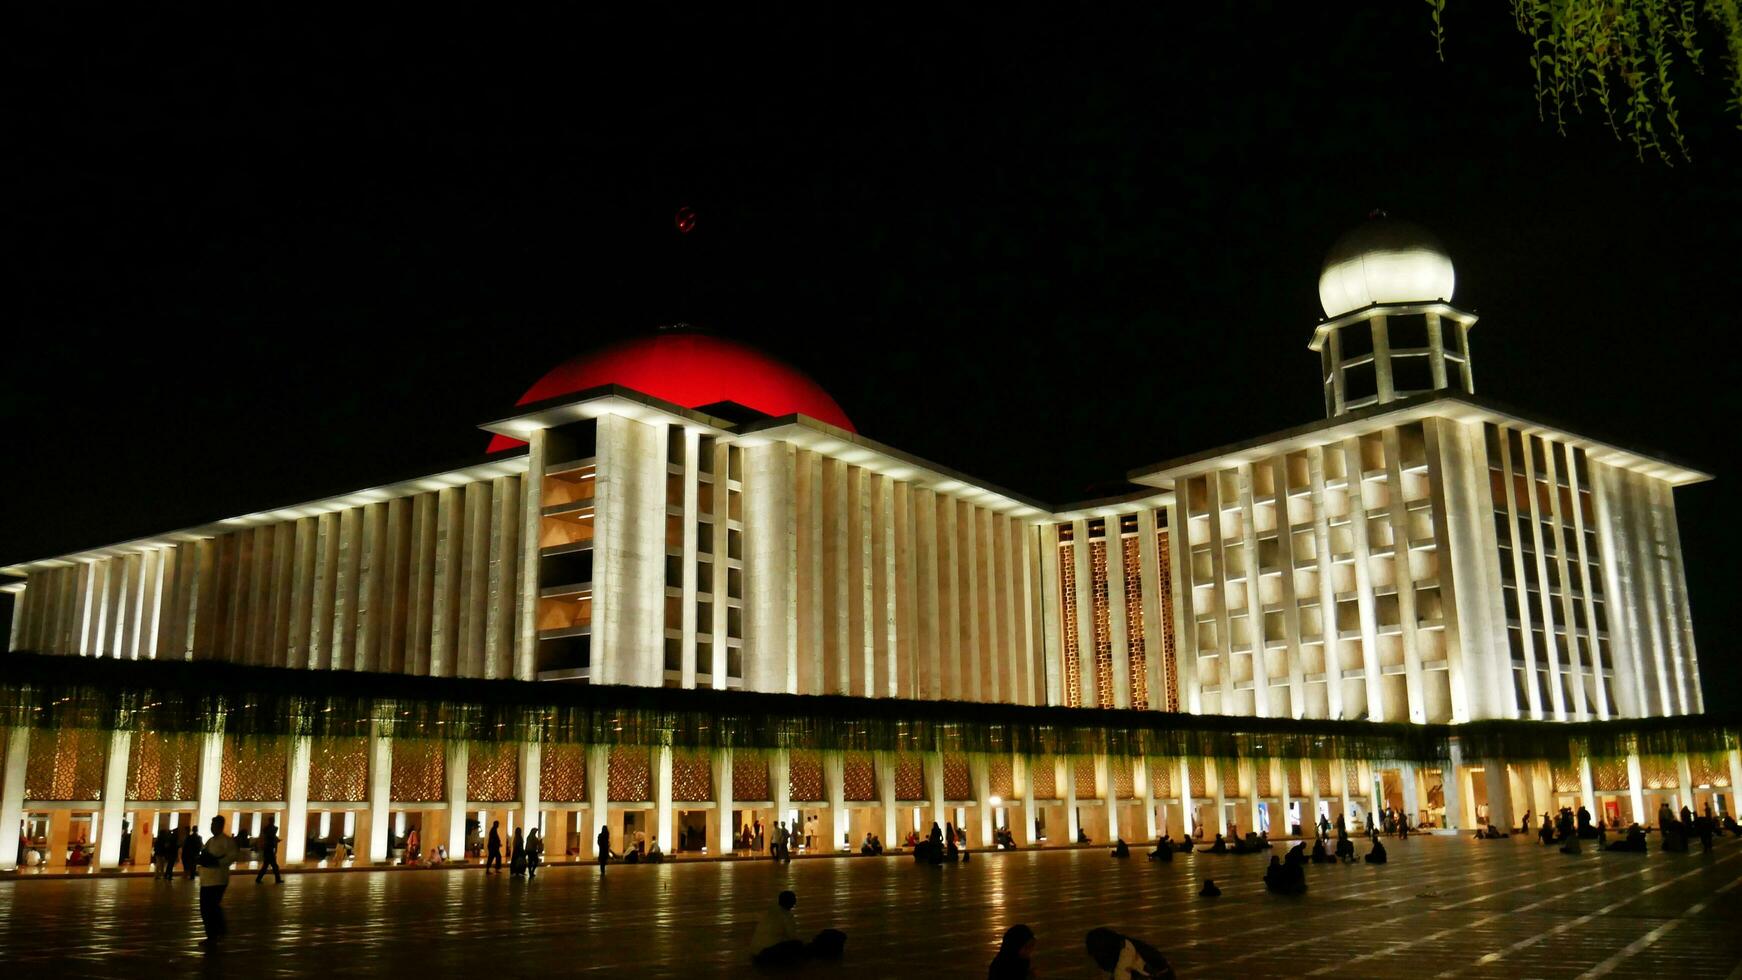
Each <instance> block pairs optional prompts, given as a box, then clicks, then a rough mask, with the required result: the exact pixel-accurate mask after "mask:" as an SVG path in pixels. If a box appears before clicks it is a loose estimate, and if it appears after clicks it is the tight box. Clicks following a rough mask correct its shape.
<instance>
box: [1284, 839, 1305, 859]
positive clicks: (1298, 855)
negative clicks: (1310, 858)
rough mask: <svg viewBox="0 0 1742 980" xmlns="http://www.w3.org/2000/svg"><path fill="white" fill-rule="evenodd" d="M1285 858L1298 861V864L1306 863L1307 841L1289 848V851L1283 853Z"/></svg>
mask: <svg viewBox="0 0 1742 980" xmlns="http://www.w3.org/2000/svg"><path fill="white" fill-rule="evenodd" d="M1283 860H1284V861H1291V862H1293V863H1296V864H1305V863H1306V841H1304V840H1303V841H1301V842H1300V843H1298V844H1296V845H1294V846H1293V847H1291V848H1289V849H1288V853H1287V854H1285V855H1283Z"/></svg>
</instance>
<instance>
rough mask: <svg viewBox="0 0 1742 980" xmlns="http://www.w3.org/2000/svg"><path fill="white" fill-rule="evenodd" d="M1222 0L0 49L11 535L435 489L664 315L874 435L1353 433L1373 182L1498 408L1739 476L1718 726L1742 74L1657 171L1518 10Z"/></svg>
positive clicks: (117, 28) (983, 469)
mask: <svg viewBox="0 0 1742 980" xmlns="http://www.w3.org/2000/svg"><path fill="white" fill-rule="evenodd" d="M1197 6H1202V5H1182V4H1144V5H1138V6H1134V7H1133V8H1132V10H1131V11H1128V12H1123V13H1118V14H1116V13H1115V12H1114V11H1112V10H1110V9H1107V8H1083V9H1072V10H1068V11H1063V12H1060V11H1055V12H1054V13H1053V15H1052V16H1050V17H1047V18H1044V19H1036V20H1030V21H1022V20H996V19H984V18H979V17H974V18H963V19H959V20H950V19H947V18H940V17H938V16H937V15H936V14H935V13H932V14H927V15H926V16H925V17H924V18H922V19H910V18H906V17H898V16H894V15H891V16H889V17H888V18H886V19H882V20H876V19H866V20H860V21H855V22H827V21H820V20H819V21H809V22H797V21H790V20H769V21H760V22H758V21H751V20H747V19H744V18H743V17H742V16H732V17H722V18H720V19H715V20H702V19H674V20H671V21H669V22H665V23H659V24H653V23H629V22H624V21H607V20H597V21H560V22H559V21H546V20H543V19H538V18H530V17H529V18H526V19H522V20H519V21H515V22H499V21H496V22H485V21H479V20H474V19H460V20H451V21H445V22H433V21H421V20H420V21H406V22H400V23H394V24H391V25H364V24H361V23H358V22H355V21H352V20H339V21H331V22H321V23H308V22H302V21H299V20H296V19H293V18H290V17H283V18H280V19H278V20H276V21H270V22H265V21H257V22H252V23H241V22H218V21H214V20H210V19H202V20H198V21H194V20H182V21H178V20H176V19H175V18H174V16H173V15H170V14H154V17H153V19H152V20H151V21H150V22H141V23H137V24H127V23H117V22H114V21H106V22H100V23H101V25H102V26H101V27H100V28H99V27H97V26H96V24H98V23H99V21H98V19H97V18H96V17H95V16H94V15H90V14H85V15H80V16H69V17H68V18H67V19H65V20H63V21H62V22H60V23H55V24H41V25H33V26H32V27H30V28H28V29H25V28H20V29H16V30H9V31H8V37H7V38H6V39H5V40H4V41H0V45H4V48H5V50H4V54H5V57H6V60H7V62H8V63H10V64H11V65H12V66H13V73H14V78H15V79H16V82H15V84H13V85H10V86H8V89H9V91H8V93H7V95H6V96H5V101H4V103H0V105H3V107H4V108H3V111H4V113H5V117H6V144H7V148H6V150H5V158H6V159H7V160H8V161H9V162H10V163H11V164H12V166H11V167H9V168H8V169H11V170H12V171H13V173H14V175H15V176H14V179H13V180H12V181H10V182H9V183H8V186H7V190H6V193H5V195H4V200H5V202H6V203H5V211H4V213H3V214H0V222H3V226H4V229H5V234H6V236H7V237H8V239H9V240H10V243H11V245H12V248H11V249H10V250H9V251H10V252H11V254H12V258H11V259H10V260H8V262H7V265H8V267H9V270H8V271H9V272H10V273H11V278H12V285H11V288H10V289H8V290H7V291H6V295H7V298H8V299H9V300H10V301H11V302H10V304H9V305H11V306H12V310H11V315H10V316H8V317H7V321H8V324H9V328H10V329H9V330H8V331H7V335H6V339H5V343H4V348H3V350H0V364H3V365H4V367H3V375H0V416H3V420H4V422H5V423H6V428H7V431H8V432H9V434H10V438H9V440H8V451H7V453H6V456H5V458H4V464H0V465H3V470H0V475H3V477H4V481H3V483H0V486H3V487H4V489H5V505H4V507H3V508H0V563H3V562H9V561H16V560H24V559H31V558H37V557H42V556H45V555H50V554H57V553H63V552H66V551H70V550H76V549H79V548H83V547H88V546H94V545H99V544H105V543H109V542H113V541H116V540H120V539H125V538H128V537H133V536H137V535H142V534H146V533H150V532H155V531H161V530H165V529H168V528H173V527H178V526H183V525H188V524H194V523H199V522H203V521H207V520H211V519H215V518H218V517H223V516H230V515H233V514H237V513H242V512H246V511H252V510H256V509H261V508H263V507H266V506H269V505H274V504H283V503H289V502H294V501H298V500H303V499H307V498H311V497H315V496H319V495H323V494H327V493H330V492H338V491H344V490H350V489H354V488H356V487H358V486H362V485H367V484H370V483H373V482H378V481H380V480H382V479H384V478H389V477H397V476H402V475H406V474H409V473H413V472H419V471H433V470H436V469H440V468H442V467H444V466H446V465H447V464H449V463H451V462H455V461H458V460H462V459H465V458H468V457H471V456H474V455H476V454H478V453H480V452H481V451H482V448H483V446H484V443H485V441H486V437H485V435H484V434H483V433H481V432H479V431H478V430H477V429H476V428H474V426H475V425H476V424H477V423H478V422H481V421H484V420H486V419H490V418H494V417H498V416H500V415H502V414H503V413H504V410H505V409H506V408H507V407H508V406H510V405H512V403H513V402H514V400H515V399H516V398H517V397H518V396H519V394H520V393H521V391H523V390H524V389H525V388H526V387H527V386H529V385H530V384H531V383H532V381H534V380H535V379H536V378H537V377H538V376H539V375H540V374H542V373H543V372H544V371H545V370H546V369H547V368H549V367H550V366H552V365H553V364H555V363H556V362H557V361H559V360H562V359H564V358H566V357H568V356H570V355H572V354H574V353H577V352H579V351H582V350H585V349H587V348H589V347H592V346H594V345H597V344H599V343H602V342H605V341H608V340H612V339H616V338H618V337H621V336H625V335H628V334H633V333H637V332H641V331H644V330H646V329H648V328H650V327H652V326H653V325H655V324H659V323H663V322H671V321H673V320H678V319H683V320H688V321H692V322H695V323H699V324H702V325H705V326H707V327H708V328H710V329H713V330H715V331H718V332H721V333H724V334H727V335H730V336H735V337H738V338H740V339H744V340H747V341H750V342H752V343H755V344H758V345H761V346H764V347H765V348H767V349H769V350H771V351H774V352H776V353H779V354H781V355H783V356H785V357H786V358H788V359H789V360H791V361H793V362H794V363H796V364H797V365H799V366H800V367H802V368H804V369H805V370H807V371H808V372H809V373H811V374H812V375H813V376H814V377H815V378H817V379H818V380H819V381H820V382H821V383H822V384H823V385H824V386H825V387H826V388H828V389H829V390H830V391H831V392H833V393H834V395H835V396H836V398H837V400H839V401H840V403H841V404H842V405H843V406H844V407H845V409H846V410H847V412H848V413H849V414H850V415H851V416H852V417H853V418H854V420H855V421H856V422H857V424H858V426H859V428H860V430H861V431H862V432H864V433H865V434H867V435H868V436H870V437H872V438H875V439H878V440H881V441H884V442H887V443H890V444H893V445H895V446H898V447H901V448H903V449H906V450H908V451H911V452H913V453H916V454H918V455H920V456H924V457H928V458H931V459H934V460H937V461H939V462H942V463H945V464H947V465H950V466H953V467H956V468H958V469H961V470H964V471H967V472H969V473H973V474H976V475H979V476H981V477H984V478H985V479H988V480H991V481H993V482H996V483H999V484H1003V485H1006V486H1009V487H1011V488H1013V489H1017V490H1020V491H1024V492H1026V493H1029V494H1032V495H1036V496H1039V497H1042V498H1044V499H1050V500H1068V499H1074V498H1081V497H1085V496H1092V495H1094V494H1095V493H1096V492H1098V490H1100V489H1104V488H1105V487H1106V486H1107V484H1108V483H1109V482H1110V481H1117V480H1119V479H1120V477H1121V476H1122V474H1123V473H1124V472H1125V471H1126V470H1128V469H1130V468H1132V467H1135V466H1139V465H1142V464H1146V463H1152V462H1156V461H1159V460H1162V459H1166V458H1170V457H1173V456H1176V455H1182V454H1185V453H1188V452H1191V451H1194V450H1199V449H1203V448H1207V447H1211V446H1215V445H1220V444H1223V443H1226V442H1230V441H1233V440H1236V439H1240V438H1244V437H1247V436H1252V435H1257V434H1260V433H1264V432H1267V431H1271V430H1275V429H1280V428H1284V427H1287V426H1291V425H1295V424H1298V423H1302V422H1309V421H1312V420H1313V419H1315V418H1318V417H1320V416H1321V415H1322V403H1321V401H1320V396H1319V392H1318V387H1317V380H1316V378H1317V358H1316V357H1315V356H1314V355H1312V354H1311V353H1309V352H1308V351H1307V349H1306V343H1307V340H1308V339H1309V337H1310V336H1311V333H1312V329H1313V326H1314V324H1315V323H1316V321H1317V319H1318V314H1319V312H1320V311H1319V307H1318V302H1317V292H1316V280H1317V273H1318V270H1319V265H1320V261H1321V259H1322V257H1323V255H1324V252H1325V249H1326V248H1327V246H1328V245H1329V244H1330V243H1331V241H1332V240H1333V239H1335V238H1336V237H1337V236H1338V235H1339V234H1340V233H1342V232H1343V231H1345V230H1347V229H1348V228H1349V227H1350V226H1352V225H1353V224H1355V223H1356V222H1358V221H1359V220H1361V218H1362V216H1363V215H1364V214H1365V213H1366V212H1367V211H1368V210H1370V209H1373V208H1376V207H1383V208H1386V209H1388V210H1389V211H1390V212H1391V213H1392V214H1394V215H1397V216H1402V217H1407V218H1410V219H1413V220H1416V221H1418V222H1420V223H1422V224H1424V225H1426V226H1428V227H1429V228H1432V229H1434V230H1435V231H1436V232H1437V233H1438V234H1439V235H1440V237H1441V238H1442V239H1444V241H1445V242H1446V244H1447V246H1448V248H1449V249H1450V251H1451V253H1452V256H1453V258H1454V260H1455V261H1456V263H1457V271H1458V289H1457V297H1456V301H1457V303H1458V305H1459V306H1462V307H1464V308H1466V309H1471V310H1473V311H1475V312H1477V313H1479V314H1481V316H1482V322H1481V324H1480V325H1479V326H1478V327H1477V328H1476V331H1475V333H1474V336H1473V341H1472V351H1473V355H1474V364H1475V376H1476V383H1477V391H1478V392H1480V393H1482V394H1485V395H1488V396H1491V397H1494V398H1497V399H1500V400H1502V401H1504V402H1508V403H1510V404H1513V405H1515V406H1517V407H1518V408H1520V409H1522V410H1524V411H1526V412H1534V413H1539V414H1543V415H1547V416H1550V417H1553V418H1557V419H1564V420H1566V421H1568V422H1569V423H1571V424H1573V425H1575V426H1577V427H1579V428H1582V429H1584V430H1586V431H1589V432H1590V433H1592V434H1596V435H1600V436H1606V437H1608V438H1611V439H1614V440H1618V441H1621V442H1623V443H1626V444H1629V445H1636V446H1641V447H1655V448H1657V449H1660V450H1662V451H1664V452H1667V453H1670V454H1672V455H1674V456H1676V457H1678V458H1682V459H1685V460H1687V461H1690V462H1692V463H1694V464H1695V465H1697V466H1700V467H1702V468H1704V469H1706V470H1708V471H1710V472H1712V473H1714V474H1715V475H1716V476H1717V478H1718V479H1717V482H1716V483H1713V484H1709V485H1703V486H1698V487H1692V488H1689V489H1686V490H1683V491H1681V492H1680V493H1679V494H1678V501H1679V504H1680V508H1681V509H1680V518H1681V528H1682V535H1683V541H1684V546H1685V548H1686V551H1687V567H1688V576H1689V579H1690V583H1691V587H1692V590H1693V609H1694V616H1695V623H1696V626H1697V629H1698V635H1699V643H1700V654H1701V660H1702V670H1703V673H1704V675H1705V679H1706V691H1707V703H1708V706H1709V707H1712V708H1725V709H1733V707H1734V706H1735V705H1736V704H1737V703H1738V699H1742V670H1739V668H1738V667H1737V665H1736V660H1735V657H1734V655H1733V654H1732V653H1731V650H1730V642H1729V639H1730V637H1731V636H1732V635H1733V633H1734V631H1735V629H1736V628H1737V625H1738V619H1737V616H1736V614H1735V613H1734V612H1733V611H1732V608H1731V603H1730V601H1729V591H1730V590H1729V587H1726V586H1725V585H1724V582H1725V581H1728V580H1729V578H1728V576H1727V575H1726V573H1725V572H1724V571H1723V566H1722V565H1721V561H1722V560H1723V558H1724V556H1732V555H1734V554H1736V553H1737V551H1738V549H1739V547H1742V541H1739V540H1738V531H1737V529H1736V528H1737V521H1736V520H1735V515H1736V514H1737V513H1738V505H1739V503H1742V502H1739V501H1738V498H1737V491H1736V486H1737V482H1738V477H1739V476H1742V474H1739V473H1738V472H1737V467H1736V466H1735V463H1734V457H1733V454H1732V452H1731V448H1732V446H1733V445H1734V441H1735V439H1734V432H1735V423H1736V416H1737V411H1736V399H1735V396H1734V394H1733V392H1734V390H1735V388H1736V384H1737V381H1738V371H1737V367H1736V364H1735V360H1734V358H1733V356H1732V355H1731V347H1732V346H1733V344H1734V340H1733V335H1734V334H1735V333H1736V332H1737V329H1738V327H1742V322H1739V321H1742V317H1739V316H1738V314H1737V312H1736V308H1735V305H1734V304H1735V292H1736V286H1737V281H1738V275H1737V271H1738V269H1739V268H1742V168H1739V166H1738V164H1739V162H1742V138H1739V135H1738V131H1737V129H1736V119H1735V116H1734V115H1733V114H1732V115H1725V114H1723V111H1722V109H1721V92H1720V91H1719V87H1718V84H1717V83H1718V79H1717V78H1711V77H1708V78H1704V79H1702V78H1698V77H1693V76H1690V77H1688V78H1685V79H1683V80H1682V81H1681V83H1680V85H1681V89H1680V102H1681V105H1682V107H1683V113H1684V115H1683V126H1684V128H1685V129H1687V130H1688V132H1689V139H1690V142H1691V144H1692V149H1693V153H1694V159H1693V161H1692V162H1690V163H1678V164H1677V165H1676V166H1675V167H1673V168H1669V167H1665V166H1663V165H1661V164H1658V163H1655V162H1652V163H1646V164H1640V163H1638V162H1637V161H1635V159H1634V158H1633V155H1632V152H1631V149H1630V148H1629V147H1628V146H1625V145H1622V144H1618V143H1616V142H1615V141H1614V140H1613V139H1612V138H1611V137H1610V136H1609V134H1608V132H1607V130H1606V129H1605V128H1604V127H1603V126H1602V124H1601V120H1600V119H1598V118H1596V117H1595V116H1589V117H1586V118H1583V119H1579V120H1576V121H1575V122H1574V123H1573V125H1572V132H1571V135H1570V136H1567V137H1561V136H1558V135H1556V134H1555V132H1554V130H1553V127H1552V126H1551V125H1548V124H1544V123H1541V122H1539V121H1538V119H1537V115H1536V106H1535V102H1534V99H1533V95H1532V91H1531V85H1530V82H1531V75H1530V68H1529V66H1528V64H1527V60H1526V59H1527V57H1528V53H1529V51H1528V42H1527V41H1526V40H1525V39H1523V38H1521V37H1519V36H1518V35H1517V34H1516V33H1515V32H1514V31H1513V29H1512V26H1511V19H1510V17H1509V15H1508V14H1507V12H1506V11H1505V9H1504V7H1503V6H1497V5H1494V4H1473V3H1468V4H1466V3H1453V4H1452V5H1451V6H1452V9H1451V11H1449V13H1448V30H1449V37H1448V42H1447V56H1448V60H1447V61H1446V62H1445V63H1444V64H1441V63H1439V62H1438V61H1436V60H1435V58H1434V54H1433V41H1432V38H1431V36H1430V33H1429V31H1430V23H1429V17H1428V12H1427V10H1426V6H1425V5H1424V4H1407V3H1387V4H1373V3H1347V4H1343V3H1313V4H1299V3H1277V4H1254V5H1243V12H1240V13H1226V12H1205V11H1202V10H1196V9H1191V8H1194V7H1197ZM1211 6H1217V7H1219V6H1220V5H1211ZM1719 47H1720V46H1719V45H1717V44H1709V45H1708V48H1709V49H1711V51H1712V52H1713V57H1714V61H1713V63H1712V68H1713V71H1714V72H1716V71H1717V70H1718V66H1717V63H1716V61H1715V57H1716V51H1717V50H1718V48H1719ZM680 205H688V206H691V207H694V208H695V209H696V210H697V212H698V213H699V215H700V224H699V227H698V229H697V231H696V232H695V233H694V234H693V235H691V236H689V237H687V238H680V237H679V236H678V235H677V234H676V233H675V232H674V231H673V230H672V226H671V215H672V213H673V211H674V210H675V209H676V208H677V207H678V206H680ZM1714 341H1717V342H1716V343H1714Z"/></svg>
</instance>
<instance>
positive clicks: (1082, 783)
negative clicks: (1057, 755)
mask: <svg viewBox="0 0 1742 980" xmlns="http://www.w3.org/2000/svg"><path fill="white" fill-rule="evenodd" d="M1070 765H1071V774H1072V779H1073V780H1074V781H1075V782H1076V787H1077V799H1079V800H1082V799H1089V800H1092V799H1094V798H1095V797H1096V796H1098V795H1100V794H1099V792H1098V791H1097V789H1096V787H1095V760H1094V759H1091V758H1089V757H1088V756H1086V755H1079V756H1075V757H1073V758H1072V759H1071V760H1070Z"/></svg>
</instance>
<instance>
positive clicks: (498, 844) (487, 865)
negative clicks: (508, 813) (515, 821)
mask: <svg viewBox="0 0 1742 980" xmlns="http://www.w3.org/2000/svg"><path fill="white" fill-rule="evenodd" d="M488 847H489V849H488V850H487V851H486V852H485V856H484V873H485V874H492V873H495V874H500V873H501V872H502V821H500V820H492V821H490V843H489V845H488ZM492 868H494V869H496V870H495V871H494V872H492V871H491V870H490V869H492Z"/></svg>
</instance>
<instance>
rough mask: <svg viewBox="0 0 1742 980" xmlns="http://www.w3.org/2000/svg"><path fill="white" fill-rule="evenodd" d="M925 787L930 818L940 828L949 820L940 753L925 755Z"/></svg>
mask: <svg viewBox="0 0 1742 980" xmlns="http://www.w3.org/2000/svg"><path fill="white" fill-rule="evenodd" d="M925 787H926V797H927V798H928V799H930V800H931V818H932V820H934V821H936V822H937V825H938V826H940V827H942V826H943V825H944V824H946V823H952V822H953V821H951V820H950V814H949V806H948V804H947V803H945V797H944V754H943V753H942V752H927V753H926V754H925Z"/></svg>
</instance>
